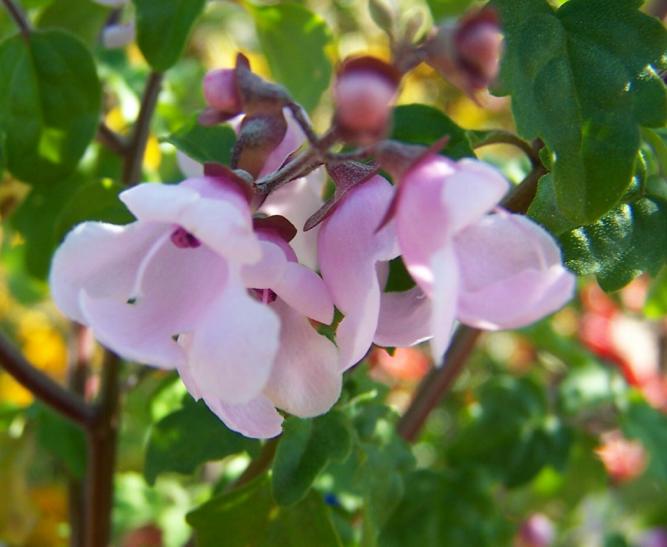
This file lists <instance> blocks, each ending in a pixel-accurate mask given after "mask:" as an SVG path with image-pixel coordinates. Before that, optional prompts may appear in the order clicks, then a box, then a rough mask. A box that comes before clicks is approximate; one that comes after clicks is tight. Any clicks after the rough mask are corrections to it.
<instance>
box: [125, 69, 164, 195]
mask: <svg viewBox="0 0 667 547" xmlns="http://www.w3.org/2000/svg"><path fill="white" fill-rule="evenodd" d="M162 77H163V75H162V73H160V72H151V74H150V76H149V77H148V81H147V82H146V87H145V88H144V95H143V97H142V99H141V107H140V109H139V116H138V118H137V123H136V124H135V126H134V132H133V133H132V138H131V139H130V143H129V146H128V149H127V153H126V156H125V157H126V161H125V166H124V168H123V182H124V183H125V184H127V185H128V186H132V185H134V184H136V183H137V182H139V179H140V178H141V167H142V165H143V162H144V153H145V152H146V142H147V141H148V135H149V133H150V124H151V118H152V117H153V112H155V107H156V106H157V98H158V95H159V94H160V88H161V87H162Z"/></svg>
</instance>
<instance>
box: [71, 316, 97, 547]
mask: <svg viewBox="0 0 667 547" xmlns="http://www.w3.org/2000/svg"><path fill="white" fill-rule="evenodd" d="M93 346H94V339H93V335H92V332H91V330H90V329H89V328H88V327H84V326H83V325H79V324H78V323H74V322H72V336H71V340H70V350H69V354H70V359H69V366H68V369H69V378H68V381H69V387H70V389H71V390H72V391H73V392H74V393H76V394H77V395H79V396H80V397H81V398H82V399H83V400H84V401H85V390H86V382H87V380H88V376H89V373H90V360H91V359H92V352H93ZM67 489H68V511H69V527H70V546H71V547H84V539H85V531H84V530H85V520H84V513H85V511H84V507H85V505H84V501H85V498H84V495H83V494H84V493H83V483H82V481H81V480H80V479H79V478H77V477H74V476H71V477H70V478H69V480H68V484H67Z"/></svg>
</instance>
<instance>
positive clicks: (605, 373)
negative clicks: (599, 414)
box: [558, 361, 627, 416]
mask: <svg viewBox="0 0 667 547" xmlns="http://www.w3.org/2000/svg"><path fill="white" fill-rule="evenodd" d="M626 391H627V384H626V383H625V381H624V380H623V378H622V377H621V375H620V374H619V373H618V372H617V371H616V370H615V369H613V368H612V367H609V366H606V365H603V364H601V363H598V362H594V361H592V362H590V363H587V364H585V365H583V366H579V367H575V368H572V369H571V370H569V371H568V374H567V376H565V378H564V379H563V381H562V382H561V383H560V384H559V386H558V398H559V402H560V406H561V408H562V410H563V411H564V412H565V413H567V414H569V415H573V416H576V415H581V414H583V413H585V412H591V411H594V410H596V409H598V408H599V407H601V406H611V405H613V404H614V402H615V401H616V400H617V398H619V397H623V396H624V395H625V393H626Z"/></svg>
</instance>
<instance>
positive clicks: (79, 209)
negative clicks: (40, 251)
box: [55, 179, 134, 241]
mask: <svg viewBox="0 0 667 547" xmlns="http://www.w3.org/2000/svg"><path fill="white" fill-rule="evenodd" d="M123 190H126V187H124V186H122V185H120V184H118V183H117V182H113V181H111V180H109V179H105V180H102V181H95V182H92V183H90V184H86V185H84V186H82V187H81V188H79V189H78V190H77V191H76V192H74V193H73V194H72V196H71V198H70V199H69V201H68V202H67V204H66V205H65V206H64V207H63V209H62V211H61V212H60V215H59V218H58V221H57V224H56V230H55V233H56V240H57V241H60V240H61V239H62V238H63V237H65V235H66V234H67V232H69V231H70V230H71V229H72V228H74V226H76V225H77V224H79V223H80V222H84V221H87V220H97V221H100V222H109V223H111V224H127V223H129V222H132V221H133V220H134V217H133V216H132V214H131V213H130V212H129V211H128V209H127V207H125V204H123V202H122V201H120V199H118V194H119V193H120V192H122V191H123Z"/></svg>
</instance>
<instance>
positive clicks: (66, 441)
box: [31, 403, 86, 479]
mask: <svg viewBox="0 0 667 547" xmlns="http://www.w3.org/2000/svg"><path fill="white" fill-rule="evenodd" d="M31 413H32V418H33V420H34V422H35V425H36V430H37V440H38V442H39V444H40V445H41V447H42V449H43V450H46V451H48V452H51V453H52V454H53V455H54V456H55V457H56V458H57V459H58V461H59V462H60V463H61V464H62V465H64V466H65V468H66V469H67V470H68V471H69V472H70V473H71V474H72V476H74V477H76V478H79V479H80V478H82V477H83V475H84V473H85V470H86V436H85V434H84V432H83V430H82V429H81V428H79V427H77V426H76V425H74V424H73V423H72V422H70V421H68V420H66V419H65V418H63V417H62V416H60V415H58V414H56V413H55V412H53V411H52V410H50V409H49V408H47V407H46V406H44V405H42V404H40V403H35V404H34V405H33V407H32V411H31Z"/></svg>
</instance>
